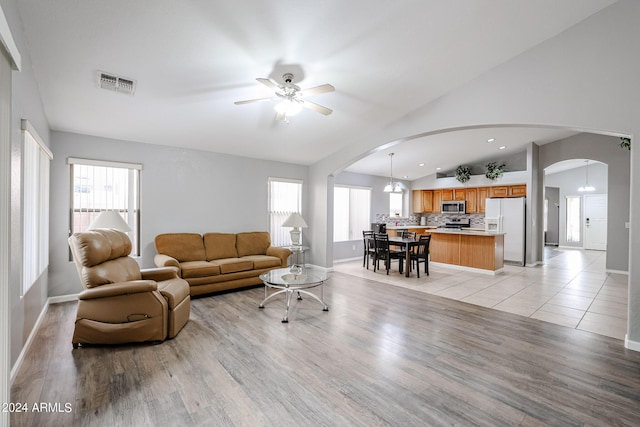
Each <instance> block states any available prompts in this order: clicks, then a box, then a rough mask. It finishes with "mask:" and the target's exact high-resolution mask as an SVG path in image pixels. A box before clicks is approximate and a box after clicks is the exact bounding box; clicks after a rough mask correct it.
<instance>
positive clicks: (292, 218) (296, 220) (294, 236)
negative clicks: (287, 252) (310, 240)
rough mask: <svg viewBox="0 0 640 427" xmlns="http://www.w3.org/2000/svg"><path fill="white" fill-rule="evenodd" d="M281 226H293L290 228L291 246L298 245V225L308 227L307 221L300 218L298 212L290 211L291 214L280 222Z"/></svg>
mask: <svg viewBox="0 0 640 427" xmlns="http://www.w3.org/2000/svg"><path fill="white" fill-rule="evenodd" d="M282 226H283V227H293V228H292V229H291V244H292V245H293V246H300V227H302V228H307V227H308V225H307V223H306V222H305V221H304V218H302V215H300V214H299V213H298V212H294V213H292V214H291V215H289V218H287V219H286V220H285V221H284V222H283V223H282Z"/></svg>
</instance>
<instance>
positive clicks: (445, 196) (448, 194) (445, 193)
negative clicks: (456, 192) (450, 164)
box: [442, 188, 453, 202]
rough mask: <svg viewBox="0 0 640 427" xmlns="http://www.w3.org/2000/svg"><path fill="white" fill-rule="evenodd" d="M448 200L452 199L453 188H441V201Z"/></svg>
mask: <svg viewBox="0 0 640 427" xmlns="http://www.w3.org/2000/svg"><path fill="white" fill-rule="evenodd" d="M449 200H453V188H443V189H442V201H443V202H448V201H449Z"/></svg>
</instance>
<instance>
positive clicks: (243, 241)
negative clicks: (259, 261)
mask: <svg viewBox="0 0 640 427" xmlns="http://www.w3.org/2000/svg"><path fill="white" fill-rule="evenodd" d="M269 246H271V238H270V237H269V233H267V232H266V231H253V232H248V233H238V234H237V235H236V248H237V249H238V256H239V257H243V256H247V255H265V254H266V253H267V248H268V247H269Z"/></svg>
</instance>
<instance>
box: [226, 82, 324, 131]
mask: <svg viewBox="0 0 640 427" xmlns="http://www.w3.org/2000/svg"><path fill="white" fill-rule="evenodd" d="M293 78H294V75H293V74H291V73H285V74H283V75H282V80H283V82H284V83H282V84H276V83H274V82H273V81H271V80H269V79H266V78H257V79H256V80H257V81H258V82H260V83H262V84H263V85H265V86H267V87H268V88H269V89H272V90H274V92H275V96H274V97H271V98H257V99H248V100H246V101H236V102H234V104H236V105H241V104H250V103H253V102H260V101H278V100H279V101H280V102H279V103H278V104H276V106H275V107H274V110H275V111H276V113H277V114H276V120H283V121H284V122H286V123H288V122H289V121H288V118H289V117H292V116H295V115H296V114H298V113H299V112H300V111H302V109H303V108H308V109H310V110H313V111H316V112H318V113H320V114H324V115H325V116H328V115H329V114H331V113H332V112H333V110H331V109H330V108H327V107H324V106H322V105H319V104H316V103H314V102H311V101H307V100H306V99H304V98H305V97H306V96H308V95H319V94H321V93H327V92H333V91H335V90H336V89H335V88H334V87H333V86H332V85H330V84H323V85H320V86H315V87H312V88H309V89H300V87H299V86H297V85H295V84H293Z"/></svg>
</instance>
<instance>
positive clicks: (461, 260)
mask: <svg viewBox="0 0 640 427" xmlns="http://www.w3.org/2000/svg"><path fill="white" fill-rule="evenodd" d="M429 231H430V233H431V244H430V246H429V253H430V255H431V256H430V259H431V262H434V263H440V264H447V265H450V266H457V267H460V268H463V269H470V270H479V271H481V272H486V273H490V274H496V273H500V272H502V269H503V267H504V233H494V232H487V231H484V230H455V229H454V230H451V229H441V228H438V229H435V230H429Z"/></svg>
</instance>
